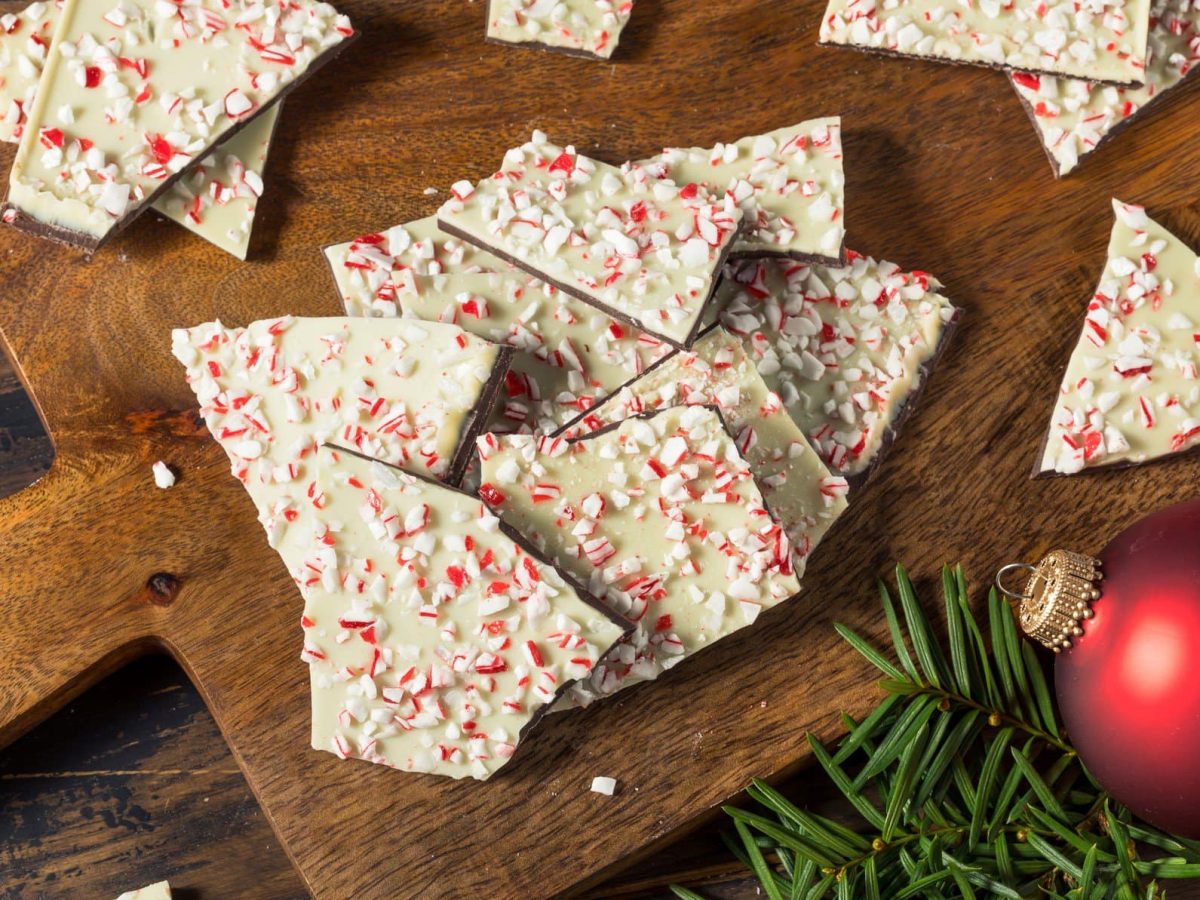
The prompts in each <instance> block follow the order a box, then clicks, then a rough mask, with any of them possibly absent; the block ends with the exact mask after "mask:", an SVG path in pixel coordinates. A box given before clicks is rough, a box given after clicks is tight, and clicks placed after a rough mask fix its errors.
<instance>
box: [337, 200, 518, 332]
mask: <svg viewBox="0 0 1200 900" xmlns="http://www.w3.org/2000/svg"><path fill="white" fill-rule="evenodd" d="M324 253H325V259H326V261H328V263H329V268H330V271H332V272H333V280H334V281H335V282H336V283H337V289H338V293H339V294H340V295H341V298H342V305H343V306H345V308H346V315H348V316H396V315H399V308H398V307H397V305H396V283H397V281H398V280H399V279H402V278H403V277H404V273H405V272H410V271H411V272H412V273H413V274H414V275H446V274H462V273H477V272H507V271H509V270H510V269H511V268H512V267H511V266H509V265H508V264H507V263H505V262H504V261H503V260H501V259H499V258H498V257H495V256H492V254H490V253H488V252H487V251H486V250H482V249H480V248H479V247H476V246H475V245H474V244H469V243H467V242H466V241H463V240H461V239H459V238H456V237H451V236H450V235H448V234H444V233H443V232H441V231H439V230H438V227H437V216H427V217H426V218H424V219H417V220H415V221H413V222H406V223H404V224H403V225H395V226H393V227H391V228H389V229H388V230H387V231H380V232H375V233H373V234H364V235H362V236H361V237H357V238H355V239H354V240H352V241H346V242H345V243H342V244H331V245H330V246H328V247H326V248H325V249H324Z"/></svg>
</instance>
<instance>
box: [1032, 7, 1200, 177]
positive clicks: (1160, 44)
mask: <svg viewBox="0 0 1200 900" xmlns="http://www.w3.org/2000/svg"><path fill="white" fill-rule="evenodd" d="M1197 66H1200V4H1198V3H1196V2H1195V0H1155V2H1154V6H1153V8H1152V9H1151V12H1150V36H1149V42H1148V48H1147V54H1146V77H1145V84H1144V85H1143V86H1142V87H1140V88H1117V87H1113V86H1111V85H1101V84H1092V83H1091V82H1088V81H1080V80H1078V79H1074V78H1054V77H1052V76H1049V75H1030V74H1027V73H1016V74H1013V75H1012V76H1011V79H1012V84H1013V87H1014V88H1015V89H1016V91H1017V94H1018V95H1019V96H1020V97H1021V99H1022V100H1024V101H1025V104H1026V106H1027V108H1028V109H1029V112H1030V116H1031V118H1032V119H1033V123H1034V125H1035V126H1036V127H1037V130H1038V136H1039V137H1040V138H1041V140H1042V146H1044V147H1045V148H1046V153H1047V154H1049V156H1050V159H1051V161H1052V162H1053V164H1054V170H1055V173H1056V174H1058V175H1060V176H1062V175H1066V174H1067V173H1068V172H1070V171H1071V170H1072V169H1074V168H1075V167H1076V166H1077V165H1079V162H1080V161H1081V160H1082V159H1083V157H1085V156H1087V155H1088V154H1089V153H1091V152H1092V151H1094V150H1095V149H1096V148H1097V147H1098V146H1099V144H1100V142H1101V141H1103V140H1105V139H1106V138H1107V137H1108V136H1109V135H1111V134H1112V132H1113V130H1114V129H1115V128H1117V127H1118V126H1120V125H1122V124H1123V123H1127V122H1128V121H1129V120H1130V119H1131V118H1133V117H1134V116H1136V115H1138V114H1140V113H1141V112H1143V111H1144V110H1145V109H1146V108H1147V107H1149V106H1150V105H1151V104H1152V103H1154V101H1156V100H1158V99H1159V98H1160V97H1162V96H1163V95H1164V94H1166V93H1167V92H1168V91H1170V90H1171V89H1172V88H1174V87H1175V86H1176V85H1178V84H1179V83H1180V82H1181V81H1183V80H1184V79H1185V78H1186V77H1188V76H1189V75H1191V74H1192V73H1193V72H1195V71H1196V69H1197Z"/></svg>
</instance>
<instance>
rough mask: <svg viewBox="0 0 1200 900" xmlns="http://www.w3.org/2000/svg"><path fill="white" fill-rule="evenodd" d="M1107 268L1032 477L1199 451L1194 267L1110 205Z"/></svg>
mask: <svg viewBox="0 0 1200 900" xmlns="http://www.w3.org/2000/svg"><path fill="white" fill-rule="evenodd" d="M1113 211H1114V212H1115V214H1116V221H1115V222H1114V223H1113V230H1112V237H1111V239H1110V240H1109V244H1108V261H1107V262H1106V264H1105V266H1104V274H1103V275H1102V276H1101V278H1100V284H1099V286H1098V287H1097V288H1096V293H1095V295H1094V296H1093V297H1092V299H1091V301H1090V302H1089V303H1088V308H1087V316H1086V318H1085V320H1084V324H1083V333H1082V334H1081V335H1080V338H1079V343H1078V344H1077V345H1076V347H1075V350H1074V351H1073V352H1072V353H1071V359H1070V361H1069V362H1068V363H1067V370H1066V373H1065V374H1064V375H1063V381H1062V386H1061V387H1060V388H1059V391H1058V400H1057V402H1056V403H1055V405H1054V412H1053V414H1052V415H1051V417H1050V429H1049V433H1048V434H1047V437H1046V443H1045V446H1044V448H1043V450H1042V453H1041V459H1040V461H1039V463H1038V466H1037V470H1038V471H1040V472H1043V473H1057V474H1061V475H1069V474H1073V473H1076V472H1081V471H1083V470H1084V469H1092V468H1098V467H1101V466H1114V465H1120V466H1127V465H1134V464H1137V463H1142V462H1148V461H1150V460H1154V459H1159V458H1162V457H1165V456H1171V455H1174V454H1177V453H1182V452H1184V451H1185V450H1190V449H1191V448H1193V447H1195V446H1196V444H1197V443H1200V368H1198V364H1200V354H1198V353H1197V350H1196V344H1197V333H1198V331H1200V327H1198V326H1200V261H1198V260H1197V258H1196V254H1195V253H1193V252H1192V250H1190V249H1189V248H1188V247H1187V246H1186V245H1185V244H1184V243H1183V242H1182V241H1180V240H1179V238H1177V237H1175V236H1174V235H1173V234H1171V233H1170V232H1169V231H1167V230H1166V229H1165V228H1163V227H1162V226H1161V225H1159V224H1158V223H1157V222H1155V221H1154V220H1152V219H1151V218H1150V217H1149V216H1147V215H1146V211H1145V210H1144V209H1143V208H1142V207H1140V206H1134V205H1132V204H1126V203H1121V202H1120V201H1118V200H1114V201H1113Z"/></svg>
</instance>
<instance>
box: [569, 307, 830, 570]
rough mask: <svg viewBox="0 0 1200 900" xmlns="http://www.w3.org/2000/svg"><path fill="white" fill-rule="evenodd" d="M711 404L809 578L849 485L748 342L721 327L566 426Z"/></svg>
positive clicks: (572, 431) (574, 431)
mask: <svg viewBox="0 0 1200 900" xmlns="http://www.w3.org/2000/svg"><path fill="white" fill-rule="evenodd" d="M700 404H703V405H709V406H714V407H716V408H717V409H719V410H720V411H721V418H722V419H724V420H725V425H726V427H727V428H728V429H729V433H730V434H732V435H733V437H734V441H735V442H736V444H737V448H738V452H739V453H741V455H742V457H743V458H744V459H745V460H746V462H747V463H748V464H749V466H750V469H751V470H752V471H753V472H754V477H755V479H756V480H757V481H758V486H759V488H760V489H761V490H762V492H763V496H764V499H765V500H766V503H767V505H768V506H769V507H770V510H771V515H772V516H774V517H775V520H776V521H777V522H779V524H780V525H782V526H783V528H784V530H785V531H786V532H787V535H788V540H789V542H790V543H791V545H792V565H793V568H794V569H795V570H796V576H797V577H798V578H803V576H804V569H805V566H806V564H807V561H808V557H809V556H810V555H811V554H812V552H813V550H815V549H816V546H817V544H818V543H820V541H821V538H823V537H824V536H825V532H826V531H828V530H829V528H830V527H831V526H832V525H833V523H834V522H835V521H837V518H838V516H840V515H841V514H842V513H843V512H845V510H846V493H847V491H848V485H847V483H846V479H845V478H842V477H841V476H839V475H831V474H830V473H829V470H828V469H827V468H826V467H825V464H824V463H823V462H821V459H820V458H819V457H818V456H817V454H816V452H815V451H814V450H813V449H812V447H810V446H809V443H808V441H807V440H806V439H805V437H804V435H803V434H802V433H801V432H800V429H799V428H798V427H797V426H796V423H795V422H793V421H792V418H791V416H789V415H788V414H787V411H786V410H784V408H783V401H782V400H780V399H779V395H778V394H776V393H775V392H774V391H772V390H771V389H770V388H768V387H767V385H766V384H765V383H764V382H763V379H762V376H760V375H759V374H758V370H757V369H756V368H755V367H754V363H753V362H751V361H750V359H749V358H748V357H747V356H746V353H745V351H744V350H743V348H742V342H741V341H740V340H739V339H738V338H736V337H734V336H732V335H730V334H729V333H728V332H726V331H725V330H724V329H723V328H721V327H719V326H718V327H716V328H714V329H713V330H712V331H710V332H708V333H707V334H704V335H703V336H701V337H700V338H699V340H697V341H696V343H695V344H693V345H692V348H691V349H690V350H678V351H676V352H675V353H673V354H672V355H671V356H669V357H667V358H666V359H664V360H662V361H661V362H660V363H658V364H657V365H655V366H654V367H653V368H652V369H650V370H649V371H648V372H646V373H645V374H644V375H642V376H641V377H639V378H638V379H637V380H636V381H633V382H630V383H629V384H628V385H626V386H625V387H623V388H621V390H620V391H619V392H618V393H616V394H615V395H613V396H612V397H609V398H608V399H607V400H605V401H604V402H603V403H600V404H599V405H597V406H594V407H592V408H591V409H590V410H588V412H587V413H585V414H584V415H583V416H581V417H580V418H579V419H577V420H576V421H575V422H573V423H571V424H570V425H568V426H567V431H566V432H565V434H567V435H569V436H578V435H581V434H587V433H589V432H592V431H596V430H597V429H600V428H603V427H604V426H606V425H611V424H613V423H615V422H621V421H623V420H625V419H627V418H629V417H631V416H636V415H639V414H641V413H644V412H648V411H650V410H656V409H663V408H665V407H669V406H686V405H700Z"/></svg>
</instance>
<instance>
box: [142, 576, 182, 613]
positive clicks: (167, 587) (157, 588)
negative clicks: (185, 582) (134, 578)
mask: <svg viewBox="0 0 1200 900" xmlns="http://www.w3.org/2000/svg"><path fill="white" fill-rule="evenodd" d="M179 586H180V581H179V579H178V578H176V577H175V576H174V575H172V574H171V573H170V572H155V573H154V574H153V575H151V576H150V578H149V579H148V580H147V581H146V599H147V600H148V601H149V602H151V603H153V604H154V605H155V606H170V605H171V604H172V603H173V602H174V601H175V596H176V595H177V594H178V593H179Z"/></svg>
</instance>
